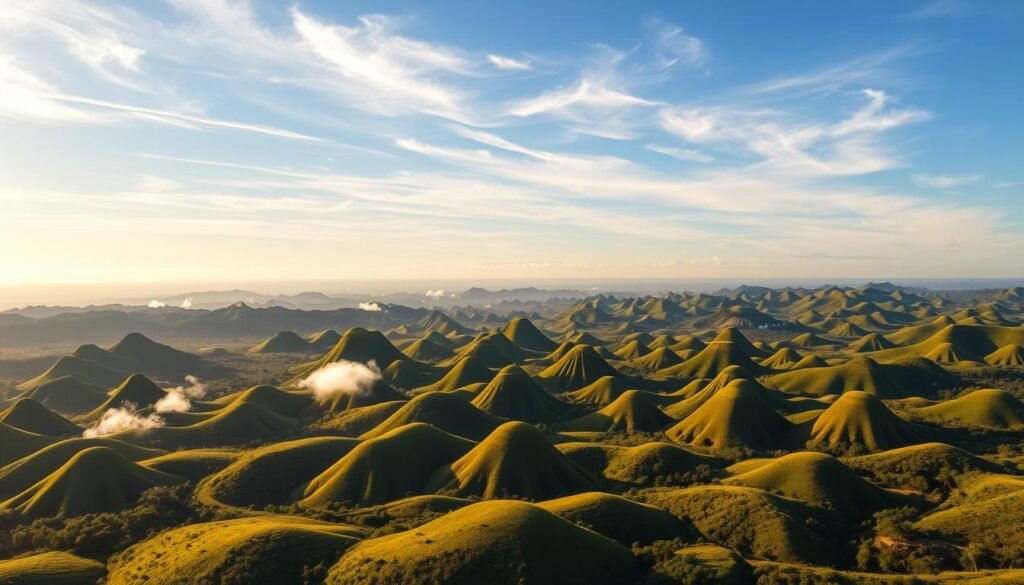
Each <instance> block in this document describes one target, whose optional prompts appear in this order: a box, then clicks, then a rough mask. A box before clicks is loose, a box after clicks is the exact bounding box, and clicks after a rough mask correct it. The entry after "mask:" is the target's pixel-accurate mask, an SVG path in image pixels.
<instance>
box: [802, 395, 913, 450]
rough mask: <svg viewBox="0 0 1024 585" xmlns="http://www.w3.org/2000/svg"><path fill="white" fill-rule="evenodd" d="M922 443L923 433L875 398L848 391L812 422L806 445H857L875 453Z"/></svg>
mask: <svg viewBox="0 0 1024 585" xmlns="http://www.w3.org/2000/svg"><path fill="white" fill-rule="evenodd" d="M923 440H924V432H923V430H921V429H918V428H915V426H914V425H911V424H910V423H908V422H906V421H904V420H903V419H901V418H900V417H898V416H896V415H895V414H893V412H892V411H891V410H889V409H888V408H887V407H886V406H885V404H883V403H882V401H881V400H879V399H878V397H877V396H874V395H872V394H868V393H867V392H863V391H860V390H851V391H849V392H846V393H844V394H842V395H841V396H840V397H839V399H838V400H836V401H835V402H833V403H832V405H831V406H829V407H828V408H827V409H825V412H823V413H821V415H820V416H819V417H818V419H817V420H816V421H814V426H813V427H812V428H811V435H810V439H809V440H808V446H815V447H826V448H830V449H837V450H838V449H845V448H848V447H853V446H857V447H863V448H866V449H870V450H872V451H877V450H880V449H882V450H884V449H894V448H896V447H904V446H906V445H912V444H914V443H921V442H923Z"/></svg>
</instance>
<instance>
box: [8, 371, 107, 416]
mask: <svg viewBox="0 0 1024 585" xmlns="http://www.w3.org/2000/svg"><path fill="white" fill-rule="evenodd" d="M19 398H31V399H32V400H35V401H36V402H38V403H40V404H42V405H43V406H45V407H46V408H49V409H50V410H52V411H54V412H59V413H61V414H69V415H73V414H82V413H83V412H89V411H90V410H92V409H94V408H96V407H97V406H99V405H100V404H103V402H104V401H105V400H106V399H107V394H106V392H104V391H103V389H102V388H100V387H99V386H97V385H95V384H90V383H89V382H85V381H82V380H80V379H78V378H76V377H74V376H61V377H59V378H55V379H53V380H48V381H46V382H43V383H42V384H39V385H38V386H36V387H34V388H32V389H31V390H27V391H25V392H23V393H22V394H21V395H20V396H19Z"/></svg>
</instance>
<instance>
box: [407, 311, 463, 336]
mask: <svg viewBox="0 0 1024 585" xmlns="http://www.w3.org/2000/svg"><path fill="white" fill-rule="evenodd" d="M416 327H418V328H420V329H421V330H423V331H424V332H431V331H436V332H438V333H440V334H441V335H445V336H448V335H472V334H473V330H472V329H470V328H468V327H465V326H463V325H462V324H461V323H459V322H458V321H456V320H455V319H452V318H451V317H449V316H448V315H445V314H444V313H443V312H441V311H437V310H434V311H431V312H430V313H427V316H426V317H423V318H422V319H420V320H419V321H417V322H416Z"/></svg>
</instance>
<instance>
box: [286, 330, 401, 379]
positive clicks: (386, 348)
mask: <svg viewBox="0 0 1024 585" xmlns="http://www.w3.org/2000/svg"><path fill="white" fill-rule="evenodd" d="M403 358H405V354H403V353H402V352H400V351H398V348H397V347H395V346H394V345H392V344H391V342H390V341H388V338H387V337H384V334H383V333H381V332H380V331H368V330H366V329H363V328H362V327H353V328H352V329H349V330H348V331H346V332H345V334H344V335H342V336H341V339H340V340H338V343H336V344H334V347H332V348H331V349H330V350H329V351H328V352H327V353H326V354H324V356H323V357H321V358H320V359H318V360H316V361H314V362H310V363H308V364H304V365H302V366H301V367H299V368H297V370H296V371H297V372H298V376H297V377H296V378H295V380H294V381H295V382H297V381H299V380H302V379H305V378H306V376H308V375H309V374H311V373H313V372H315V371H316V370H319V369H320V368H322V367H324V366H326V365H328V364H332V363H334V362H337V361H340V360H345V361H350V362H360V363H364V364H366V363H369V362H374V363H376V364H377V367H378V368H380V369H382V370H383V369H384V368H387V367H388V366H389V365H391V362H393V361H395V360H400V359H403Z"/></svg>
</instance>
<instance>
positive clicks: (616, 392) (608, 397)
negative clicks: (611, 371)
mask: <svg viewBox="0 0 1024 585" xmlns="http://www.w3.org/2000/svg"><path fill="white" fill-rule="evenodd" d="M626 390H629V385H628V384H627V383H626V382H625V381H624V380H622V379H621V378H618V377H616V376H603V377H601V378H598V379H597V381H595V382H594V383H593V384H590V385H588V386H584V387H583V388H580V389H579V390H576V391H575V392H570V393H568V394H566V395H565V396H566V397H567V398H569V399H570V400H572V401H573V402H579V403H581V404H593V405H595V406H607V405H608V404H611V403H612V401H614V400H615V399H616V398H618V397H619V396H621V395H622V393H623V392H625V391H626Z"/></svg>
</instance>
